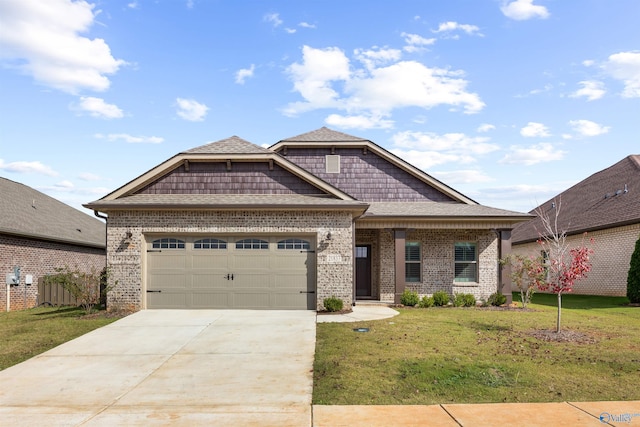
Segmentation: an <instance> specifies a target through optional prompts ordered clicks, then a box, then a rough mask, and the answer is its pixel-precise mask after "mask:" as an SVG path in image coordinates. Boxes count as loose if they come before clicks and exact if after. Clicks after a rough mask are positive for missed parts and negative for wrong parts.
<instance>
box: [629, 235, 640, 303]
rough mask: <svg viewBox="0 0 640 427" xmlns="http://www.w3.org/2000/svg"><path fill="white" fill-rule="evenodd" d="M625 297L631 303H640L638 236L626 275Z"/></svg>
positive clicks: (639, 240) (639, 249)
mask: <svg viewBox="0 0 640 427" xmlns="http://www.w3.org/2000/svg"><path fill="white" fill-rule="evenodd" d="M627 298H629V301H631V302H632V303H640V238H638V241H637V242H636V248H635V250H634V251H633V254H632V255H631V262H630V265H629V274H628V275H627Z"/></svg>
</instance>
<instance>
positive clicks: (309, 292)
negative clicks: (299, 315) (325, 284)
mask: <svg viewBox="0 0 640 427" xmlns="http://www.w3.org/2000/svg"><path fill="white" fill-rule="evenodd" d="M300 293H301V294H315V293H316V291H300Z"/></svg>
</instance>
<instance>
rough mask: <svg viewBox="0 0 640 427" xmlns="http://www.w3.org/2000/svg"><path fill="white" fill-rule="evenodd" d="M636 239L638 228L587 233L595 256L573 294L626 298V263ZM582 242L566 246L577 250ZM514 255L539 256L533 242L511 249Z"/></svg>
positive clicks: (574, 240) (575, 238)
mask: <svg viewBox="0 0 640 427" xmlns="http://www.w3.org/2000/svg"><path fill="white" fill-rule="evenodd" d="M639 237H640V224H633V225H627V226H623V227H614V228H608V229H605V230H598V231H593V232H590V233H588V234H587V238H593V240H594V244H593V245H591V246H592V247H593V249H594V253H593V255H592V256H591V262H592V267H591V272H590V273H589V275H588V276H587V278H586V279H583V280H580V281H579V282H576V284H575V285H574V288H573V292H572V293H574V294H580V295H602V296H626V295H627V274H628V272H629V263H630V261H631V254H632V253H633V250H634V248H635V244H636V241H637V240H638V238H639ZM582 240H583V236H582V235H576V236H569V237H568V238H567V243H568V244H569V247H577V246H579V245H581V244H582ZM587 243H588V241H587ZM513 253H514V255H515V254H521V255H527V256H528V255H534V256H535V255H538V254H539V253H540V245H538V244H537V243H536V242H533V243H526V244H519V245H513ZM514 291H515V289H514Z"/></svg>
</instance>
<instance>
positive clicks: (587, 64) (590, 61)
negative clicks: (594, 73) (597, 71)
mask: <svg viewBox="0 0 640 427" xmlns="http://www.w3.org/2000/svg"><path fill="white" fill-rule="evenodd" d="M595 63H596V61H594V60H593V59H585V60H584V61H582V65H584V66H585V67H592V66H593V65H594V64H595Z"/></svg>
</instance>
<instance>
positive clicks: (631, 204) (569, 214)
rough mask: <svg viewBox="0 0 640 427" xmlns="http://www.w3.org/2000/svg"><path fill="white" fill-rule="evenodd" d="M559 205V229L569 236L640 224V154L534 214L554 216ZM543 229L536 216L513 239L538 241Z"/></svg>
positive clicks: (577, 186)
mask: <svg viewBox="0 0 640 427" xmlns="http://www.w3.org/2000/svg"><path fill="white" fill-rule="evenodd" d="M554 202H555V205H556V207H555V208H554V207H553V203H554ZM558 208H559V214H558V229H559V230H560V231H563V230H564V231H566V232H567V234H569V235H570V234H580V233H583V232H585V231H593V230H601V229H605V228H611V227H618V226H623V225H627V224H636V223H640V155H631V156H627V157H625V158H624V159H622V160H621V161H619V162H618V163H616V164H614V165H612V166H610V167H608V168H606V169H603V170H601V171H600V172H596V173H594V174H593V175H591V176H590V177H588V178H586V179H584V180H583V181H581V182H579V183H577V184H576V185H574V186H573V187H571V188H569V189H568V190H565V191H564V192H562V193H560V194H559V195H558V196H556V197H554V198H553V199H551V200H548V201H546V202H545V203H543V204H542V205H540V206H538V207H537V208H536V209H534V210H532V211H531V212H530V213H532V214H535V215H537V213H536V212H538V211H539V210H542V212H544V213H546V214H547V215H548V216H549V217H550V218H552V219H553V218H554V217H555V210H556V209H558ZM539 231H543V228H542V223H541V220H540V218H539V217H536V218H534V219H532V220H531V221H527V222H525V223H522V224H519V225H518V226H516V227H515V228H514V230H513V235H512V241H513V242H514V243H526V242H530V241H534V240H537V239H538V237H539V236H540V234H539Z"/></svg>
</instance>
